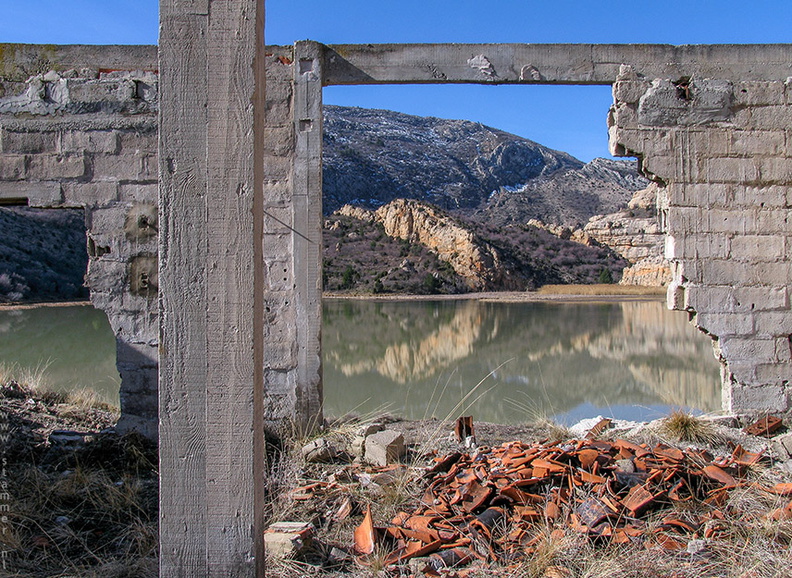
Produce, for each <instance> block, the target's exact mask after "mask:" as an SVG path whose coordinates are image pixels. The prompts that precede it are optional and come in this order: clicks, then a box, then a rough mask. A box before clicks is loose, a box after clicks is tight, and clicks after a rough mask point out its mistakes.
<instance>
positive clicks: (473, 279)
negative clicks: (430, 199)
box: [375, 199, 524, 291]
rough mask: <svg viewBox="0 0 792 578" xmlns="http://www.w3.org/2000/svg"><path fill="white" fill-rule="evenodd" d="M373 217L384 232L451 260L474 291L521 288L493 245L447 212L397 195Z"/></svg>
mask: <svg viewBox="0 0 792 578" xmlns="http://www.w3.org/2000/svg"><path fill="white" fill-rule="evenodd" d="M375 218H376V220H377V221H378V222H380V223H382V225H383V227H384V228H385V234H386V235H389V236H390V237H396V238H398V239H405V240H407V241H409V242H411V243H420V244H421V245H423V246H424V247H427V248H428V249H429V250H430V251H432V252H433V253H435V254H436V255H437V256H438V257H440V259H442V260H443V261H445V262H446V263H448V264H450V265H451V266H452V267H453V268H454V271H455V272H456V274H457V275H459V276H460V277H462V278H463V279H464V280H465V282H466V283H467V285H468V287H470V288H471V289H473V290H477V291H488V290H493V289H499V288H500V289H522V288H523V286H524V282H523V280H520V279H518V278H515V276H513V275H512V274H511V273H510V271H509V270H507V269H506V268H505V267H504V263H503V258H502V255H501V254H500V252H499V251H497V250H496V249H495V248H494V247H493V246H492V245H490V244H489V243H486V242H484V241H482V240H481V239H478V238H477V237H476V235H474V233H473V232H472V231H471V230H470V229H468V228H465V227H464V226H462V225H461V224H460V223H457V222H455V220H454V219H452V218H451V217H450V216H448V215H447V214H444V213H441V212H440V211H438V210H436V209H434V208H433V207H430V206H427V205H425V204H423V203H419V202H417V201H410V200H405V199H398V200H396V201H393V202H391V203H388V204H387V205H385V206H383V207H380V208H379V209H377V211H376V213H375Z"/></svg>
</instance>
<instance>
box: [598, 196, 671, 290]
mask: <svg viewBox="0 0 792 578" xmlns="http://www.w3.org/2000/svg"><path fill="white" fill-rule="evenodd" d="M583 232H584V233H585V234H587V235H588V236H589V237H591V238H593V239H596V240H597V241H598V242H599V243H601V244H603V245H607V246H608V247H610V248H611V249H613V250H614V251H615V252H616V253H618V254H619V255H621V256H622V257H624V258H625V259H627V260H628V261H629V262H630V266H629V267H627V268H626V269H625V270H624V273H623V275H622V279H621V284H622V285H650V286H665V285H668V284H669V283H670V282H671V268H670V266H669V264H668V261H666V259H665V257H664V256H663V253H664V245H665V234H664V233H663V231H662V230H661V228H660V224H659V223H658V219H657V185H655V184H654V183H653V184H651V185H649V186H648V187H647V188H645V189H642V190H640V191H637V192H636V193H635V195H634V196H633V198H632V199H631V200H630V202H629V204H628V206H627V208H625V209H622V210H620V211H617V212H615V213H611V214H609V215H602V216H597V217H592V218H591V219H590V220H589V222H588V223H587V224H586V226H585V227H584V228H583Z"/></svg>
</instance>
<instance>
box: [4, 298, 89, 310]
mask: <svg viewBox="0 0 792 578" xmlns="http://www.w3.org/2000/svg"><path fill="white" fill-rule="evenodd" d="M87 305H93V303H91V300H90V299H85V300H82V301H30V302H24V303H21V302H15V303H0V311H16V310H24V309H38V308H40V307H77V306H80V307H85V306H87Z"/></svg>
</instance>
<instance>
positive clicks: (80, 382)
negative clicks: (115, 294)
mask: <svg viewBox="0 0 792 578" xmlns="http://www.w3.org/2000/svg"><path fill="white" fill-rule="evenodd" d="M115 348H116V345H115V337H114V336H113V332H112V330H111V329H110V324H109V323H108V321H107V317H106V316H105V314H104V313H102V312H101V311H98V310H96V309H94V308H93V307H91V306H90V305H73V306H64V307H36V308H33V309H14V310H9V309H0V364H3V365H5V366H10V365H14V366H17V367H21V368H24V369H29V370H32V371H36V370H37V369H42V370H43V372H44V380H45V382H46V383H47V385H49V386H50V387H51V388H52V389H56V390H61V391H68V390H72V389H78V388H80V387H89V388H92V389H94V390H96V391H97V392H98V393H99V394H100V395H101V396H102V397H103V398H104V399H105V400H106V401H109V402H111V403H114V404H118V387H119V384H120V383H121V378H120V377H119V375H118V371H117V370H116V367H115Z"/></svg>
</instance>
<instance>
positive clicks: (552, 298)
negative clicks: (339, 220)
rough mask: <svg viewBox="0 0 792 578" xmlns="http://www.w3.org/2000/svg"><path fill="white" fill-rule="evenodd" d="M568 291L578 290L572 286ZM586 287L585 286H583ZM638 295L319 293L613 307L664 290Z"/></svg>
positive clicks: (656, 297) (655, 297)
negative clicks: (605, 304) (597, 304)
mask: <svg viewBox="0 0 792 578" xmlns="http://www.w3.org/2000/svg"><path fill="white" fill-rule="evenodd" d="M570 287H580V286H578V285H572V286H570ZM583 287H585V286H583ZM641 289H643V291H641V292H629V291H624V292H614V293H596V292H591V293H585V292H580V293H573V292H569V293H567V292H556V291H547V292H542V291H483V292H477V293H459V294H442V295H415V294H385V295H373V294H370V293H332V292H325V293H322V299H329V300H359V301H481V302H483V303H615V302H623V301H665V295H666V288H665V287H658V288H656V289H657V291H656V292H652V291H647V290H646V289H647V288H643V287H642V288H641ZM650 289H654V288H650Z"/></svg>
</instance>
